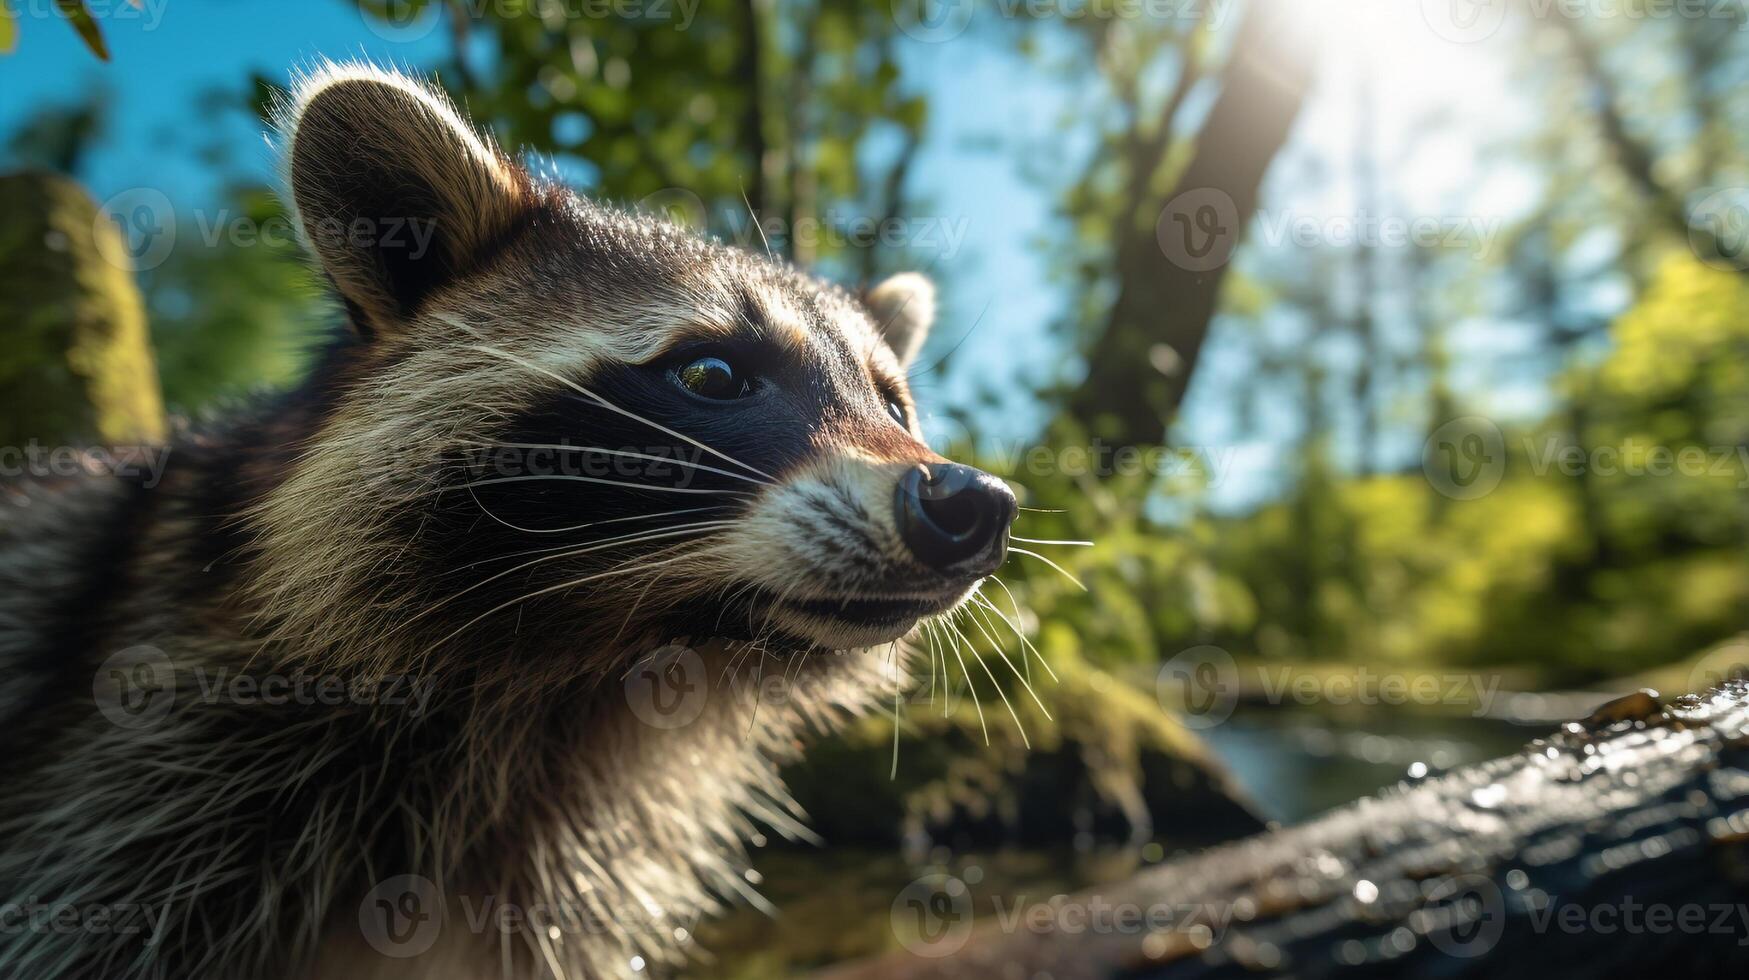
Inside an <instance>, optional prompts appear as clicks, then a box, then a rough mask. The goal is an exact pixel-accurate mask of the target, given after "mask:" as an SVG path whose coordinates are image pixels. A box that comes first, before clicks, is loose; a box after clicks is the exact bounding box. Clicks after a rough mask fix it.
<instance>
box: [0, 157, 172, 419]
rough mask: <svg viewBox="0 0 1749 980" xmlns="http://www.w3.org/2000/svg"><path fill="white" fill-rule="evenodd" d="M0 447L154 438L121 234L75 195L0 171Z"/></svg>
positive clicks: (146, 341) (140, 304)
mask: <svg viewBox="0 0 1749 980" xmlns="http://www.w3.org/2000/svg"><path fill="white" fill-rule="evenodd" d="M0 215H4V216H5V220H4V221H0V331H4V333H3V338H4V342H3V343H0V445H8V446H24V445H27V444H29V443H31V442H32V441H34V442H36V443H38V444H40V445H44V446H49V445H71V446H84V445H91V444H107V445H132V444H141V443H157V442H162V441H163V440H164V438H165V420H164V402H163V396H162V394H161V393H160V390H159V384H158V371H157V365H156V362H155V359H154V358H153V356H152V344H151V338H150V336H149V335H148V328H147V324H146V309H145V303H144V301H143V300H142V298H141V296H140V291H139V287H138V286H137V285H135V283H134V278H133V270H132V269H131V268H130V267H129V266H128V264H127V263H126V261H125V257H126V255H127V250H126V248H125V246H124V244H123V242H122V238H121V233H120V232H119V231H118V230H117V229H116V228H115V226H114V225H113V224H112V223H111V222H110V221H109V220H108V219H107V218H106V217H104V216H102V215H101V214H100V212H99V210H98V207H97V204H96V203H95V202H94V201H93V200H92V199H91V197H90V195H89V194H87V193H86V192H85V191H84V189H83V188H81V187H80V186H79V185H78V184H77V183H76V182H74V181H73V180H70V179H68V178H66V177H62V176H59V175H56V174H49V173H20V174H8V175H0Z"/></svg>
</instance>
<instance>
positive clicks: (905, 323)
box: [862, 272, 935, 366]
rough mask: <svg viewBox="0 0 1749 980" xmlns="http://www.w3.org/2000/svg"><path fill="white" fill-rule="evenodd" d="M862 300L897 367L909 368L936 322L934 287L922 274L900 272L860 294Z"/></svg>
mask: <svg viewBox="0 0 1749 980" xmlns="http://www.w3.org/2000/svg"><path fill="white" fill-rule="evenodd" d="M862 301H863V303H865V304H867V306H868V309H869V312H870V313H873V314H874V318H875V325H876V326H878V327H880V330H881V336H882V337H885V338H886V341H887V346H888V347H891V348H892V349H893V353H894V354H896V355H898V358H899V364H900V365H901V366H909V365H910V363H911V361H912V360H914V359H915V358H916V357H917V352H918V351H920V350H922V349H923V341H924V340H926V339H928V337H929V327H930V325H931V324H933V323H934V322H935V284H934V283H931V282H930V281H929V280H928V279H926V278H924V277H923V275H922V274H921V273H917V272H901V273H899V274H898V275H895V276H890V277H888V278H887V279H884V280H882V281H881V282H880V283H879V284H877V285H876V286H875V287H874V288H873V289H870V290H869V291H868V292H867V293H865V294H863V297H862Z"/></svg>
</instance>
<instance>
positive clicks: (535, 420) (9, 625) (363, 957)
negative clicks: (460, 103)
mask: <svg viewBox="0 0 1749 980" xmlns="http://www.w3.org/2000/svg"><path fill="white" fill-rule="evenodd" d="M285 120H286V126H285V137H286V143H287V154H288V158H289V159H288V182H289V184H290V186H291V190H292V194H293V198H294V204H295V205H296V208H297V211H298V214H299V220H300V222H301V226H302V227H303V229H304V230H305V233H306V235H307V237H308V239H309V241H310V244H311V247H312V250H313V251H314V252H315V253H316V255H317V257H318V258H319V259H320V261H321V263H322V267H323V269H324V271H325V272H326V274H327V275H328V277H329V278H330V279H331V280H332V281H333V283H334V284H335V286H336V288H337V290H338V292H339V294H340V296H341V298H342V299H343V301H344V302H345V305H346V307H347V310H348V319H349V321H350V323H349V329H348V330H347V331H346V332H345V333H344V335H343V336H341V337H339V338H338V339H336V340H335V341H334V342H333V344H332V345H331V347H330V348H329V349H328V350H327V351H326V352H325V354H324V355H323V357H322V358H321V359H320V363H319V364H318V365H317V367H316V368H315V369H314V370H313V371H312V374H311V377H310V380H309V381H308V382H307V383H306V384H304V385H303V386H302V387H300V388H299V389H298V390H296V391H294V392H291V393H288V394H286V395H284V396H280V397H278V398H275V399H273V400H271V401H268V402H264V403H262V404H260V405H258V406H256V407H255V408H253V409H252V410H250V411H248V412H245V413H242V414H240V415H239V416H237V417H235V418H233V419H231V420H230V421H228V422H226V423H224V424H222V425H218V426H215V427H213V428H211V429H208V430H205V431H202V432H199V433H190V434H188V435H186V436H184V437H182V438H181V439H180V440H179V441H178V442H177V443H176V445H175V446H174V447H173V448H172V451H171V455H170V459H169V466H168V470H167V472H166V473H165V475H164V478H163V480H162V482H161V483H158V484H156V485H152V484H151V483H150V481H143V480H130V479H123V478H119V477H114V476H103V475H93V476H90V477H86V478H80V479H78V480H72V481H62V482H59V483H57V484H54V485H47V484H44V485H35V486H31V485H21V486H12V487H7V488H4V491H3V492H4V495H5V497H6V500H5V503H4V505H3V506H4V510H3V511H0V903H6V904H0V911H4V910H6V909H8V908H16V909H18V910H19V911H18V913H16V914H14V915H13V916H12V917H11V919H10V920H9V921H4V922H0V927H4V928H0V976H7V977H11V976H19V977H31V978H45V980H52V978H70V977H80V978H83V977H92V978H103V980H115V978H124V977H152V978H158V977H162V978H177V980H181V978H207V977H210V978H225V980H230V978H243V977H248V978H257V977H264V978H271V977H287V978H291V977H321V978H330V977H354V976H365V977H385V978H386V977H433V978H435V977H452V976H453V977H498V976H503V977H547V976H552V977H605V976H620V975H633V974H637V973H639V972H642V971H646V970H651V969H656V968H659V967H661V966H663V965H666V964H672V963H675V962H678V961H679V960H680V959H682V958H684V956H685V955H686V950H687V949H688V947H689V944H690V939H691V936H690V930H691V928H692V926H693V924H694V922H695V921H696V920H697V918H698V917H699V916H700V915H701V914H704V913H708V912H710V911H712V910H714V909H715V908H716V907H717V905H718V902H719V899H722V898H732V897H734V896H736V895H737V894H748V893H749V886H748V885H747V884H746V883H745V881H744V879H743V877H742V875H743V871H742V866H741V860H740V858H741V852H740V845H739V843H738V842H739V841H740V840H742V839H743V838H744V837H746V836H747V835H748V834H750V833H751V832H752V831H753V826H754V824H753V823H752V821H754V820H758V821H760V822H762V823H765V824H767V825H769V826H772V827H775V828H776V829H777V830H779V831H780V832H800V826H799V824H797V823H796V819H797V816H798V815H797V814H794V813H793V812H791V811H792V809H793V808H792V807H791V806H790V805H789V804H787V802H786V801H785V797H784V795H783V791H782V788H781V786H780V785H779V784H778V782H777V779H776V776H775V769H776V766H777V765H778V764H780V763H781V762H782V761H783V760H784V759H786V758H788V757H790V756H791V755H793V753H794V752H796V751H797V748H796V746H797V745H798V744H799V737H800V736H801V735H802V734H804V731H805V730H808V729H813V728H824V727H829V726H831V725H832V724H833V723H834V722H835V721H836V720H837V719H839V718H841V717H843V716H845V715H846V714H848V713H853V712H855V711H858V710H861V709H862V708H864V707H865V706H867V705H870V704H873V703H875V702H877V701H878V700H879V699H880V698H881V697H882V696H883V695H884V694H887V693H890V690H891V687H890V685H892V684H893V683H894V682H895V679H896V677H897V676H898V675H899V673H900V670H901V667H902V664H901V663H900V660H901V659H902V651H901V650H900V649H899V645H898V643H897V641H898V640H899V639H900V638H901V637H902V636H903V635H904V634H905V633H906V632H908V631H909V630H910V629H911V628H912V626H913V625H914V624H915V623H916V622H917V621H918V620H919V619H920V618H922V617H924V616H928V615H933V614H936V613H939V612H942V611H946V610H948V609H950V608H952V607H953V606H954V605H955V604H956V603H958V602H960V601H962V600H963V599H964V597H965V596H966V595H967V594H968V592H969V591H970V590H971V588H973V587H974V586H975V584H976V582H977V581H978V580H979V579H980V578H981V577H982V576H983V575H986V574H988V573H989V571H990V570H992V569H993V568H994V567H995V566H996V564H998V563H999V562H1000V561H1001V560H1002V558H1003V556H1004V553H1005V549H1006V540H1007V526H1008V523H1009V522H1010V521H1011V519H1012V517H1013V513H1014V501H1013V498H1012V497H1011V496H1010V495H1009V494H1008V492H1007V491H1006V489H1005V488H1003V487H1002V486H1001V485H1000V483H999V482H997V481H995V480H993V479H991V478H989V477H986V476H984V475H982V474H979V473H977V472H976V471H972V470H969V469H967V468H965V467H959V466H955V465H953V464H949V463H947V462H946V461H945V460H942V459H940V458H939V457H938V456H936V455H934V454H933V453H931V452H930V451H929V450H928V449H926V448H925V447H923V446H922V444H921V443H920V441H919V440H918V438H917V430H916V423H915V418H914V414H913V409H912V408H911V406H910V403H909V397H908V395H907V393H906V388H905V384H904V377H903V370H904V366H905V364H906V363H907V362H908V361H909V360H910V358H911V357H912V356H913V355H914V354H915V352H916V349H917V347H918V345H919V344H920V342H921V339H922V335H923V333H924V331H925V330H926V329H927V327H928V321H929V319H930V317H931V315H932V307H933V299H932V296H931V295H930V292H929V289H928V286H927V283H925V282H923V281H922V280H920V279H918V278H916V277H910V276H907V277H900V278H898V279H896V280H893V281H889V283H887V284H883V285H882V286H880V287H877V288H876V289H875V290H873V291H872V292H871V293H870V294H869V296H868V297H867V298H866V301H864V300H858V299H856V298H853V297H851V296H850V295H848V294H845V293H842V292H840V291H838V290H836V289H834V288H832V287H830V286H827V285H825V284H823V283H820V282H818V281H817V280H814V279H811V278H808V277H806V276H804V275H802V274H800V273H797V272H795V271H794V270H791V269H788V268H786V267H784V266H781V265H779V264H777V263H773V262H770V261H768V260H765V259H763V258H761V257H758V256H753V255H749V254H745V253H742V252H738V251H734V250H730V249H725V248H722V247H719V246H716V245H712V244H708V243H705V242H702V241H699V240H696V239H694V238H691V237H689V236H688V235H686V234H685V233H683V232H681V231H679V230H676V229H674V228H672V227H670V226H667V225H665V224H662V223H660V222H657V221H654V220H651V219H648V218H643V217H637V216H632V215H627V214H624V213H620V212H617V211H614V210H611V209H608V208H605V207H602V206H599V205H595V204H593V203H590V202H586V201H582V200H580V199H578V198H576V197H575V196H573V195H571V194H570V193H569V192H567V191H564V190H562V189H559V188H556V187H552V186H546V185H542V184H539V183H537V182H536V181H534V180H533V179H531V178H530V177H529V176H528V175H527V174H526V173H525V172H524V171H522V170H521V169H520V168H518V167H516V166H515V165H514V164H512V163H511V162H509V161H508V160H507V159H506V158H505V157H504V156H503V155H502V154H501V153H499V152H498V151H497V150H496V149H494V148H493V147H492V146H491V145H490V144H489V143H487V142H486V141H484V140H482V139H480V138H479V137H478V136H477V135H476V134H475V133H474V132H473V131H472V130H471V129H470V128H469V127H467V126H466V125H465V124H464V123H463V122H462V121H461V120H460V119H459V118H458V117H457V116H456V115H455V113H454V111H453V110H452V109H451V108H450V107H449V105H448V104H447V103H446V102H445V101H443V100H442V99H441V97H439V96H435V95H433V94H431V93H430V92H428V91H426V90H425V89H423V88H421V87H419V86H418V85H416V84H414V83H411V82H409V81H407V80H405V79H403V78H400V77H398V76H392V75H388V74H384V73H380V72H376V71H373V70H370V69H363V68H332V67H330V68H325V69H323V70H321V71H318V72H316V73H315V74H314V75H313V76H311V77H309V78H307V79H305V80H304V81H303V82H302V84H301V85H300V86H299V87H298V89H297V93H296V96H295V98H294V100H293V101H292V103H290V104H289V105H288V107H287V111H286V113H285ZM392 225H397V226H399V227H401V228H402V229H403V231H402V233H401V237H400V241H399V243H397V242H394V241H390V231H389V230H390V228H391V226H392ZM420 229H424V230H425V232H426V233H427V234H426V237H425V238H424V244H423V245H421V244H419V243H418V241H417V238H418V235H419V230H420ZM583 447H592V448H589V449H587V450H585V448H583ZM775 679H781V680H775ZM774 683H775V684H776V686H775V687H774ZM774 694H776V695H780V696H775V697H774V696H773V695H774ZM645 695H649V696H650V699H651V700H649V701H648V702H647V703H646V702H645V701H641V700H640V698H643V697H644V696H645ZM762 702H764V703H762ZM773 702H776V703H773ZM69 910H70V911H69ZM100 910H101V911H100ZM33 916H34V918H33ZM99 919H101V920H102V921H101V922H99V921H96V920H99ZM38 920H41V921H38ZM18 926H21V927H18Z"/></svg>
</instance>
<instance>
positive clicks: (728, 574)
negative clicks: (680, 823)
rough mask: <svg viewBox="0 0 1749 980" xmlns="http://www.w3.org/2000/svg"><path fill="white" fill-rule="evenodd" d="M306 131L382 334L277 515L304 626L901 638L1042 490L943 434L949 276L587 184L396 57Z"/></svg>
mask: <svg viewBox="0 0 1749 980" xmlns="http://www.w3.org/2000/svg"><path fill="white" fill-rule="evenodd" d="M284 127H285V132H286V136H287V141H288V144H289V145H288V154H287V157H288V161H289V168H290V169H289V174H288V179H289V183H290V185H291V188H292V192H293V197H294V200H295V204H296V207H297V210H298V214H299V219H300V221H301V223H302V227H303V228H304V230H305V231H306V234H307V236H308V238H309V240H310V242H311V245H312V247H313V249H314V251H315V252H316V254H317V255H318V257H319V258H320V260H321V263H322V267H323V269H324V270H325V271H326V273H327V274H328V276H329V277H330V278H331V279H332V280H333V282H334V283H335V285H336V287H337V289H338V291H339V293H340V295H341V296H342V297H343V299H344V301H345V303H346V305H347V307H348V309H349V311H350V313H351V319H352V320H353V322H354V323H355V324H356V326H357V336H356V338H355V339H354V340H353V341H351V342H350V343H348V344H346V345H344V346H343V348H341V349H339V350H337V351H335V352H334V353H333V354H332V355H331V356H330V358H329V362H328V363H327V364H326V365H325V367H324V368H323V370H324V371H326V372H328V379H329V380H328V390H329V392H330V394H331V398H332V403H331V405H330V406H329V408H328V411H327V414H326V417H325V419H324V421H323V423H322V428H321V431H320V433H318V434H317V435H316V437H314V438H312V439H311V440H310V441H309V445H308V446H307V448H306V452H305V453H304V454H303V455H302V456H301V457H300V458H299V459H298V460H297V461H296V463H295V465H294V466H293V467H292V469H291V471H290V473H289V475H288V476H287V477H286V478H285V479H284V480H283V482H281V483H280V484H279V485H277V486H275V487H273V488H272V489H271V490H270V491H269V492H268V493H267V494H265V495H264V498H263V500H262V502H261V504H260V505H259V506H258V508H257V511H256V513H255V515H254V518H255V520H256V522H257V525H258V527H260V528H261V536H260V539H259V541H260V549H261V558H262V561H263V562H264V564H265V566H266V568H267V569H268V570H269V571H268V573H267V574H264V575H263V576H261V578H260V581H262V582H267V583H271V586H267V587H264V590H263V594H261V595H259V596H258V597H257V600H258V605H259V606H260V607H261V609H262V610H263V611H264V613H265V619H266V620H267V621H268V622H271V623H273V624H274V626H275V628H276V629H278V630H279V631H281V633H282V634H284V635H286V636H289V637H308V636H323V637H326V638H328V639H329V640H331V641H333V642H332V645H331V647H330V648H331V649H335V650H344V651H350V653H349V654H348V656H369V657H373V658H389V657H398V656H405V655H407V654H408V653H410V652H411V653H414V654H416V655H417V656H418V657H419V658H420V663H421V665H422V666H425V667H427V668H428V669H429V668H431V666H432V665H434V664H442V663H445V662H449V661H451V660H452V659H453V658H456V657H467V656H473V655H474V654H475V652H477V651H481V650H498V651H500V652H502V651H503V648H504V647H505V646H506V645H505V644H504V643H502V642H501V640H502V638H503V637H505V636H507V635H515V636H516V637H518V638H519V639H521V640H523V642H520V643H518V644H515V645H514V646H516V647H517V650H516V652H515V654H514V655H513V662H511V663H506V664H505V665H504V666H505V667H506V668H507V669H526V668H527V666H528V660H527V658H529V657H531V656H538V655H540V654H541V652H542V651H543V649H544V652H545V653H547V654H548V655H550V658H551V659H550V662H548V663H547V665H548V666H550V667H552V668H553V669H555V670H561V671H564V670H579V669H580V670H584V671H590V670H598V671H600V672H601V675H602V676H609V675H610V672H611V671H612V669H613V668H614V667H615V666H616V665H618V666H621V667H623V659H624V654H623V653H622V651H627V650H634V651H635V650H636V649H638V648H639V646H640V645H642V644H653V643H660V642H665V641H668V640H671V639H676V638H681V639H690V640H702V639H706V638H715V639H723V640H728V641H739V642H748V643H753V644H756V645H759V646H760V647H761V648H762V649H776V650H787V651H807V650H847V649H854V648H864V647H869V646H873V645H877V644H886V643H890V642H892V641H895V640H897V639H899V638H900V637H902V636H904V635H905V634H906V633H907V632H909V631H910V630H911V629H912V627H913V626H915V625H916V624H917V622H918V621H919V620H921V619H922V618H924V617H928V616H932V615H936V614H939V613H943V612H946V611H948V610H950V609H952V608H953V607H955V606H956V605H957V604H958V603H959V602H961V601H963V600H964V599H965V597H966V596H967V595H968V594H969V593H970V591H971V590H972V589H973V588H974V587H975V586H976V584H977V583H978V582H979V581H980V580H981V579H982V578H983V577H984V576H986V575H988V574H989V573H990V572H991V571H993V570H994V569H995V568H996V567H997V565H999V564H1000V562H1001V561H1002V560H1003V558H1004V557H1005V554H1006V548H1007V534H1008V525H1009V523H1010V521H1011V520H1012V519H1013V516H1014V510H1015V506H1014V499H1013V497H1012V495H1011V494H1010V493H1009V491H1008V490H1007V489H1006V488H1005V487H1004V486H1003V485H1002V483H1001V482H1000V481H998V480H996V479H994V478H992V477H989V476H987V475H985V474H982V473H979V472H977V471H975V470H972V469H970V468H969V467H964V466H959V465H956V464H953V463H950V462H949V461H947V460H944V459H942V458H941V457H940V456H938V455H936V454H935V453H933V452H931V451H930V450H929V449H928V448H927V447H926V446H925V445H924V444H923V442H922V440H921V438H920V435H919V430H918V422H917V413H916V409H915V407H914V405H913V403H912V400H911V396H910V393H909V390H908V388H907V385H906V380H905V371H906V369H907V367H908V365H909V364H910V362H911V361H912V359H913V358H914V357H915V356H916V354H917V351H918V349H919V347H920V346H921V344H922V341H923V339H924V336H925V334H926V332H927V330H928V328H929V325H930V321H931V319H932V317H933V313H934V295H933V290H932V288H931V287H930V285H929V283H928V282H927V281H926V280H925V279H923V278H922V277H921V276H917V275H910V274H906V275H900V276H896V277H894V278H892V279H889V280H887V281H886V282H884V283H881V284H880V285H878V286H876V287H874V288H873V289H871V290H869V291H867V292H866V293H865V294H863V295H862V296H853V295H851V294H849V293H847V292H845V291H843V290H840V289H838V288H836V287H834V286H832V285H829V284H827V283H824V282H822V281H820V280H818V279H815V278H813V277H810V276H807V275H804V274H802V273H800V272H798V271H796V270H794V269H792V268H790V267H788V266H785V265H783V264H781V263H779V262H776V261H772V260H770V259H768V258H766V257H764V256H759V255H754V254H750V253H747V252H744V251H740V250H736V249H732V248H727V247H723V246H719V245H716V244H713V243H709V242H706V241H702V240H700V239H698V238H696V237H694V236H692V235H690V234H689V233H687V232H686V231H684V230H682V229H679V228H676V227H674V226H671V225H669V224H666V223H664V222H661V221H658V220H655V219H653V218H650V217H646V216H642V215H634V214H629V213H625V212H620V211H617V210H613V209H610V208H608V207H605V206H602V205H599V204H596V203H594V202H591V201H588V200H585V199H582V198H580V197H578V196H576V195H574V194H572V193H571V192H569V191H568V190H565V189H563V188H560V187H557V186H553V185H549V184H544V183H541V182H538V181H536V180H535V179H534V178H532V177H531V176H530V175H529V174H528V173H527V172H526V171H524V170H523V169H522V168H520V167H519V166H517V165H516V164H514V163H513V162H511V161H510V160H509V159H508V158H506V157H505V156H504V155H503V154H502V153H501V152H500V151H498V150H497V149H496V148H495V147H493V146H492V145H491V144H490V143H489V142H488V141H486V140H484V139H482V138H481V137H480V136H479V135H478V134H476V133H475V132H474V130H473V129H472V128H471V127H469V126H468V125H467V124H465V123H464V122H463V121H462V120H461V119H460V118H459V116H458V115H457V114H456V112H455V111H454V109H453V108H452V107H451V106H450V105H449V103H448V102H447V101H445V100H444V99H443V98H442V97H441V96H438V95H435V94H433V93H431V92H429V91H427V90H425V89H424V88H422V87H420V86H418V85H416V84H414V83H411V82H409V81H407V80H406V79H404V78H401V77H399V76H393V75H387V74H383V73H380V72H376V71H374V70H370V69H355V68H328V69H324V70H322V71H320V72H318V73H316V74H315V75H314V76H313V77H310V78H308V79H306V80H305V82H304V84H303V85H302V86H300V88H299V90H298V93H297V95H296V97H295V99H294V100H293V101H292V103H291V104H290V105H289V106H288V107H287V109H286V112H285V114H284ZM312 595H318V596H323V597H326V599H327V601H321V602H312V601H310V597H311V596H312ZM293 597H295V599H294V598H293ZM364 651H368V653H366V652H364ZM531 651H532V652H531ZM401 666H403V667H404V663H403V664H402V665H401ZM475 666H476V667H477V666H478V665H477V664H476V665H475ZM611 676H617V674H612V675H611Z"/></svg>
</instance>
